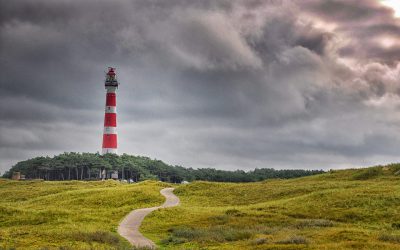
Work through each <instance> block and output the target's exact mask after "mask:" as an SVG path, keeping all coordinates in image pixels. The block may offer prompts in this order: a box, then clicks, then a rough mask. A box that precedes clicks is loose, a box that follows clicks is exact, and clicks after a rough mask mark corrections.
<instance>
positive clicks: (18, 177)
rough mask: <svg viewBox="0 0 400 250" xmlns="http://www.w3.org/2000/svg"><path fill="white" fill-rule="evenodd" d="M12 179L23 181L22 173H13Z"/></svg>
mask: <svg viewBox="0 0 400 250" xmlns="http://www.w3.org/2000/svg"><path fill="white" fill-rule="evenodd" d="M11 179H13V180H16V181H19V180H20V179H21V172H13V174H12V177H11Z"/></svg>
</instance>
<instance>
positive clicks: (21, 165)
mask: <svg viewBox="0 0 400 250" xmlns="http://www.w3.org/2000/svg"><path fill="white" fill-rule="evenodd" d="M14 172H20V173H21V174H22V175H25V178H26V179H45V180H96V179H101V178H102V177H104V176H105V178H111V176H112V175H111V174H112V173H114V176H113V177H115V176H116V174H118V178H119V179H132V180H133V181H141V180H147V179H154V180H161V181H166V182H172V183H179V182H182V181H194V180H203V181H219V182H253V181H262V180H265V179H273V178H282V179H288V178H295V177H301V176H308V175H314V174H319V173H323V171H322V170H275V169H272V168H262V169H258V168H256V169H255V170H253V171H249V172H245V171H243V170H236V171H226V170H216V169H213V168H202V169H193V168H183V167H181V166H171V165H168V164H166V163H164V162H162V161H160V160H154V159H150V158H148V157H143V156H132V155H127V154H123V155H120V156H118V155H115V154H106V155H100V154H98V153H96V154H93V153H63V154H60V155H57V156H54V157H35V158H33V159H29V160H26V161H21V162H18V163H17V164H15V165H14V166H13V167H12V168H11V169H10V170H9V171H8V172H6V173H5V174H4V176H3V177H5V178H11V176H12V174H13V173H14Z"/></svg>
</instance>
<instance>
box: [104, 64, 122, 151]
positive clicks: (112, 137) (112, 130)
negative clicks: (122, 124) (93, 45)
mask: <svg viewBox="0 0 400 250" xmlns="http://www.w3.org/2000/svg"><path fill="white" fill-rule="evenodd" d="M104 85H105V88H106V90H107V94H106V108H105V114H104V132H103V149H102V153H103V154H107V153H112V154H117V148H118V147H117V145H118V144H117V95H116V92H117V89H118V85H119V84H118V81H117V78H116V74H115V68H111V67H110V68H108V72H107V74H106V81H105V84H104Z"/></svg>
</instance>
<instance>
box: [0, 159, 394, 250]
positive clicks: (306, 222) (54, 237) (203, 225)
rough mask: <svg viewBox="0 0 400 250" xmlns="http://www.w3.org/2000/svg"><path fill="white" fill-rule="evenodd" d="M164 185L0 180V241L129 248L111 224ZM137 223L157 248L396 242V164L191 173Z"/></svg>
mask: <svg viewBox="0 0 400 250" xmlns="http://www.w3.org/2000/svg"><path fill="white" fill-rule="evenodd" d="M165 186H168V184H164V183H160V182H143V183H139V184H132V185H128V184H120V183H118V182H114V181H105V182H80V181H68V182H28V181H27V182H16V181H10V180H2V179H0V197H1V200H0V249H131V247H130V246H129V244H128V243H127V242H126V241H125V240H124V239H122V238H121V237H120V236H118V234H117V233H116V228H117V225H118V223H119V221H120V220H121V219H122V218H123V217H124V216H125V215H126V214H127V213H128V212H129V211H131V210H132V209H135V208H140V207H151V206H156V205H159V204H161V203H162V202H163V200H164V198H163V197H162V196H161V195H160V194H159V190H160V189H161V188H163V187H165ZM175 193H176V194H177V195H178V196H179V197H180V199H181V206H178V207H173V208H164V209H160V210H157V211H154V212H153V213H151V214H150V215H149V216H147V217H146V218H145V220H144V223H143V225H142V227H141V232H142V233H143V234H144V235H146V236H147V237H149V238H150V239H152V240H154V241H155V242H156V243H157V244H158V245H159V247H160V248H161V249H337V250H341V249H371V250H372V249H399V248H400V210H399V207H400V164H393V165H388V166H383V167H382V166H378V167H373V168H367V169H352V170H340V171H330V172H329V173H326V174H321V175H316V176H310V177H303V178H298V179H290V180H270V181H264V182H257V183H242V184H234V183H210V182H194V183H191V184H188V185H181V186H179V187H178V188H177V189H176V190H175Z"/></svg>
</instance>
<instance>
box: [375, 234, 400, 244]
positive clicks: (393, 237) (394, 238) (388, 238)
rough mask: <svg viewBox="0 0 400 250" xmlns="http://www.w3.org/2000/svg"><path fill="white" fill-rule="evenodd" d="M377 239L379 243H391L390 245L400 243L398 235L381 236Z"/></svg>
mask: <svg viewBox="0 0 400 250" xmlns="http://www.w3.org/2000/svg"><path fill="white" fill-rule="evenodd" d="M378 239H379V240H380V241H386V242H392V243H400V235H393V234H387V233H384V234H381V235H380V236H379V237H378Z"/></svg>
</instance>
